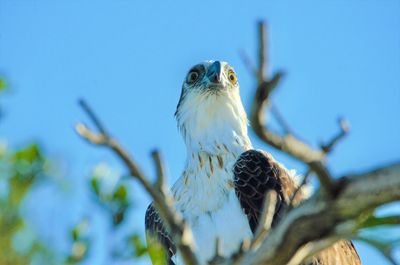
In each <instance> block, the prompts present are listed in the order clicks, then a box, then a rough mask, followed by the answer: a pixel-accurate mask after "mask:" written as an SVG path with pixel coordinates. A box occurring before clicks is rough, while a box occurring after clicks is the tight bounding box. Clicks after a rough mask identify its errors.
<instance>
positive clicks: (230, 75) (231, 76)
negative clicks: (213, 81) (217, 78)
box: [228, 70, 237, 85]
mask: <svg viewBox="0 0 400 265" xmlns="http://www.w3.org/2000/svg"><path fill="white" fill-rule="evenodd" d="M228 79H229V82H231V84H232V85H236V83H237V78H236V74H235V72H234V71H233V70H229V72H228Z"/></svg>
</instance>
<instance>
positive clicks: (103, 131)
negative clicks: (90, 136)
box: [78, 99, 109, 137]
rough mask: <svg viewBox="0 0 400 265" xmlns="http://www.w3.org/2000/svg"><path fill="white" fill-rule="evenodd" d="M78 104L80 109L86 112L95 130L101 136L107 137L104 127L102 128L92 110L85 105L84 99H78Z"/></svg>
mask: <svg viewBox="0 0 400 265" xmlns="http://www.w3.org/2000/svg"><path fill="white" fill-rule="evenodd" d="M78 104H79V105H80V106H81V108H82V109H83V110H84V111H85V112H86V114H87V115H88V116H89V118H90V119H91V120H92V122H93V124H94V125H95V126H96V128H97V130H98V131H99V132H100V133H101V134H102V135H104V136H107V137H109V134H108V133H107V131H106V129H105V127H104V126H103V124H102V123H101V121H100V119H99V118H98V117H97V115H96V114H95V113H94V112H93V110H92V108H91V107H90V106H89V105H88V104H87V103H86V101H85V100H84V99H79V100H78Z"/></svg>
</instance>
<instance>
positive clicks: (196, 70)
mask: <svg viewBox="0 0 400 265" xmlns="http://www.w3.org/2000/svg"><path fill="white" fill-rule="evenodd" d="M204 72H205V68H204V65H202V64H198V65H195V66H193V67H192V69H190V71H189V73H188V74H187V77H186V83H188V84H193V83H195V82H196V81H198V80H200V79H201V78H202V77H203V75H204ZM196 74H197V76H196ZM194 77H196V78H194Z"/></svg>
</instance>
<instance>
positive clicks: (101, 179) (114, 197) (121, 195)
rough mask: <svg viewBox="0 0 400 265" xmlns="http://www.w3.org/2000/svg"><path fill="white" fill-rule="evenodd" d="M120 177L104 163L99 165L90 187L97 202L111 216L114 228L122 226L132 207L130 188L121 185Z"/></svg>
mask: <svg viewBox="0 0 400 265" xmlns="http://www.w3.org/2000/svg"><path fill="white" fill-rule="evenodd" d="M120 178H121V177H120V176H118V175H117V174H114V173H113V172H112V169H111V168H110V167H109V166H108V165H106V164H104V163H102V164H99V165H97V166H96V167H95V168H94V170H93V173H92V177H91V179H90V187H91V190H92V192H93V194H94V198H95V200H96V202H97V203H98V204H99V205H100V206H101V207H102V208H103V209H104V210H106V212H107V213H108V214H109V216H110V217H111V221H112V224H113V226H114V227H117V226H118V225H120V224H121V223H122V222H123V221H124V218H125V215H126V211H127V209H128V208H129V206H130V203H129V199H128V187H127V185H126V184H125V183H121V181H119V180H120Z"/></svg>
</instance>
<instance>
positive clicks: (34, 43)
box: [0, 0, 400, 264]
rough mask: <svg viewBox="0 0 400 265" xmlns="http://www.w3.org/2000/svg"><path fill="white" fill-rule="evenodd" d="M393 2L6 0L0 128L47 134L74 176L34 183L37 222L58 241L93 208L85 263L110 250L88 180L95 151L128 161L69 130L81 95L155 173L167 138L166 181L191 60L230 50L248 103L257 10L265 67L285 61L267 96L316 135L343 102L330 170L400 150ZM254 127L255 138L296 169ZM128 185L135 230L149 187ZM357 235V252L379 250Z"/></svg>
mask: <svg viewBox="0 0 400 265" xmlns="http://www.w3.org/2000/svg"><path fill="white" fill-rule="evenodd" d="M399 14H400V2H399V1H395V0H392V1H390V0H386V1H380V0H375V1H372V0H362V1H361V0H360V1H344V0H343V1H301V2H300V1H286V2H284V3H283V1H254V2H247V3H246V4H243V2H242V1H229V2H228V1H226V2H222V1H218V2H217V1H198V2H195V3H191V4H189V3H188V2H185V1H174V2H172V1H159V2H155V1H146V2H145V1H140V2H139V1H133V0H113V1H112V0H102V1H98V0H83V1H78V0H70V1H54V0H0V74H1V75H2V76H4V77H5V78H6V79H7V81H8V83H9V86H10V89H11V91H10V93H8V95H6V96H4V97H3V98H2V102H1V103H2V106H3V108H4V109H5V111H6V113H5V117H4V118H3V120H2V123H1V125H0V136H1V138H2V139H6V140H7V141H8V143H9V145H11V146H16V147H18V146H21V145H22V144H24V143H27V142H29V141H33V140H37V141H39V142H41V143H43V147H44V148H45V150H46V152H47V154H49V155H50V156H52V157H53V159H54V160H56V161H58V163H59V164H60V166H61V168H62V169H63V171H64V172H65V174H64V175H65V177H64V178H65V182H66V183H69V184H68V185H66V188H64V189H63V192H59V187H55V186H48V187H41V188H38V189H37V190H36V191H35V192H34V193H33V194H31V196H30V199H29V200H28V202H27V206H26V207H27V209H28V210H27V212H28V214H29V215H30V216H31V219H32V226H34V227H37V228H38V229H39V230H40V231H42V232H41V234H42V235H43V237H45V238H46V240H48V241H56V242H58V244H60V245H61V247H66V245H67V243H66V242H67V241H66V240H65V238H66V236H65V235H63V234H62V231H63V230H62V229H63V228H65V227H69V226H71V224H72V223H73V222H75V221H77V220H78V219H79V217H80V216H82V215H89V214H91V220H92V222H93V231H92V234H94V237H95V238H96V243H95V246H94V251H93V252H94V253H92V254H91V255H90V257H89V260H88V262H87V264H104V260H107V257H106V254H104V253H102V251H101V249H102V248H104V247H106V243H107V239H106V236H105V235H102V234H101V233H96V231H100V229H102V228H104V227H106V226H107V224H106V223H105V222H104V221H102V218H101V216H102V214H103V213H102V212H101V211H99V210H97V209H96V207H94V206H93V205H92V204H91V203H90V196H89V194H88V192H87V190H86V189H85V187H86V182H87V178H88V175H89V174H90V170H91V168H92V166H93V165H95V164H96V163H98V162H101V161H108V163H110V164H111V165H112V166H114V167H115V168H116V170H119V171H120V172H121V173H123V170H122V168H121V167H120V165H119V164H118V163H117V161H116V160H115V159H114V157H113V156H112V155H110V154H109V153H108V152H107V151H105V150H101V149H96V148H93V147H91V146H89V145H87V144H86V143H84V142H83V141H81V140H80V139H79V138H78V137H77V136H76V135H75V133H74V132H73V129H72V128H73V125H74V123H75V122H77V121H80V120H84V121H87V118H86V117H85V116H84V114H83V113H82V111H81V110H80V109H79V108H78V106H77V99H78V98H81V97H83V98H86V99H87V100H88V101H89V103H90V104H91V105H92V106H93V107H94V108H95V109H96V110H97V112H98V113H99V115H100V116H101V117H102V120H103V121H104V122H105V123H106V124H107V126H108V127H109V128H110V129H111V130H112V132H113V133H114V135H115V136H117V137H118V139H119V140H120V141H121V142H122V143H123V144H124V145H125V146H127V147H128V148H129V150H131V152H132V154H133V155H134V156H135V157H136V158H137V160H139V161H140V163H141V165H142V167H143V168H144V170H145V171H146V172H148V174H149V175H154V174H153V173H154V172H153V168H152V164H151V160H150V156H149V152H150V151H151V150H152V149H153V148H155V147H157V148H159V149H161V151H162V152H163V154H164V157H165V158H166V162H167V163H168V168H169V175H170V182H171V183H173V182H174V180H175V179H176V178H177V177H178V176H179V174H180V171H181V170H182V167H183V162H184V159H185V148H184V145H183V142H182V140H181V137H180V135H179V134H178V131H177V129H176V123H175V120H174V117H173V113H174V111H175V107H176V103H177V100H178V97H179V94H180V87H181V83H182V80H183V78H184V76H185V74H186V72H187V70H188V69H189V67H190V66H192V65H194V64H196V63H198V62H200V61H204V60H208V59H218V60H225V61H228V62H229V63H230V64H231V65H233V66H234V68H235V69H236V72H237V73H238V77H239V82H240V85H241V95H242V98H243V102H244V104H245V106H246V108H247V109H248V108H249V103H250V101H251V96H252V94H253V92H254V85H255V83H254V79H253V78H252V76H251V75H250V74H249V72H248V71H247V70H246V67H245V66H244V65H243V63H242V62H241V60H240V57H239V56H238V51H239V50H245V51H246V52H247V53H248V54H249V56H251V57H252V58H255V55H256V53H255V52H256V46H257V43H256V33H257V31H256V22H257V20H258V19H264V20H265V21H267V22H268V24H269V37H270V47H269V54H270V66H269V69H270V71H272V72H274V71H276V70H281V69H282V70H285V71H286V72H287V75H286V77H285V79H284V80H283V81H282V83H281V85H280V87H279V89H278V90H277V91H276V93H275V94H274V96H273V100H274V102H275V104H277V105H278V106H279V110H280V111H281V112H282V113H283V115H284V116H285V117H286V119H287V120H288V121H289V123H290V124H291V126H292V127H293V128H295V131H296V133H297V134H300V135H301V136H302V137H303V138H304V139H306V140H307V141H308V142H309V143H311V144H314V145H316V144H318V143H319V142H320V141H323V140H326V139H329V137H330V136H331V135H333V134H334V133H335V132H336V131H337V124H336V120H337V118H338V117H339V116H344V117H346V118H347V119H348V120H349V121H350V124H351V133H350V134H349V136H348V137H347V138H346V140H345V141H344V142H343V143H341V144H340V146H338V148H337V149H336V150H335V151H334V152H333V153H332V155H331V156H330V159H329V162H330V164H329V165H330V167H331V169H332V171H333V172H334V173H335V174H337V175H338V176H339V175H341V174H345V173H349V172H359V171H362V170H367V169H370V168H373V167H374V166H377V165H380V164H382V163H390V162H393V161H396V160H398V159H399V148H400V139H399V135H400V123H399V114H400V104H399V103H400V31H399V28H400V16H399ZM251 137H252V139H253V143H254V145H255V146H256V147H257V148H263V149H266V150H268V151H270V152H272V153H273V154H274V155H275V156H276V157H277V158H278V159H280V160H282V161H283V162H284V163H285V164H286V165H287V166H288V167H293V168H296V169H297V170H298V171H300V172H303V171H304V168H303V167H302V165H301V164H299V163H297V162H296V161H294V160H292V159H289V158H288V157H286V156H285V155H282V154H280V153H277V152H276V151H275V150H272V149H271V148H270V147H269V146H266V145H264V144H262V143H261V142H260V141H258V140H257V139H256V138H255V136H254V134H252V135H251ZM135 189H136V190H139V188H138V187H137V186H135ZM132 196H133V197H134V200H135V205H136V206H137V207H136V209H135V212H134V213H132V216H131V221H130V223H131V227H129V229H134V230H136V231H142V229H143V221H142V218H143V215H144V205H146V204H147V203H148V202H149V198H148V197H147V196H145V195H143V193H142V192H138V193H135V194H134V195H132ZM37 201H40V202H42V204H43V205H42V206H41V207H38V205H37ZM66 202H68V203H67V204H66ZM59 203H63V204H64V205H67V207H63V208H60V207H59V206H58V205H59ZM54 216H55V217H54ZM357 246H358V247H359V252H360V255H361V258H362V260H363V261H364V264H387V263H385V261H384V260H383V259H382V258H381V257H380V255H379V254H377V253H376V251H374V250H371V249H370V248H368V247H366V246H365V245H362V244H358V245H357ZM97 250H98V251H97Z"/></svg>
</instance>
